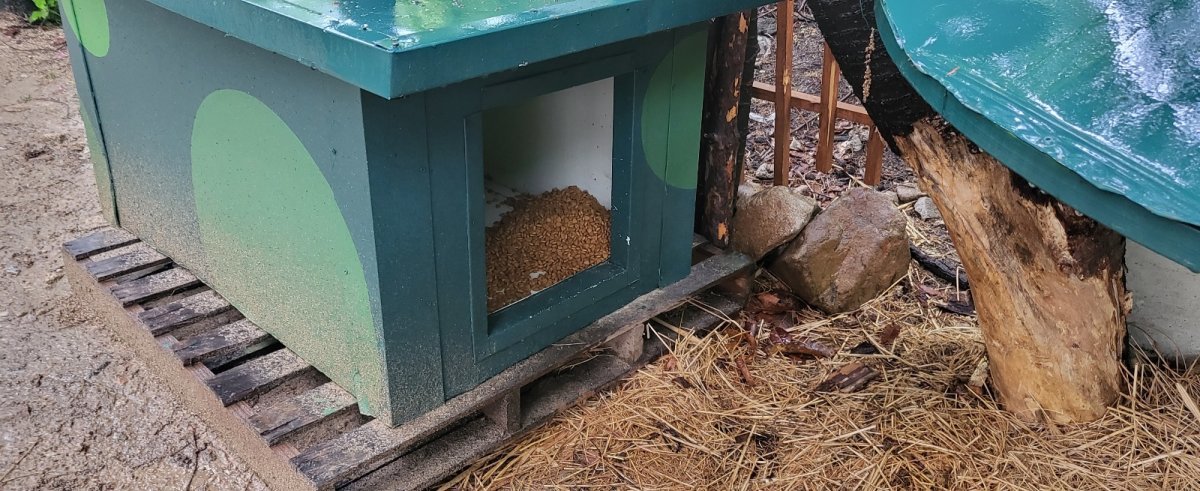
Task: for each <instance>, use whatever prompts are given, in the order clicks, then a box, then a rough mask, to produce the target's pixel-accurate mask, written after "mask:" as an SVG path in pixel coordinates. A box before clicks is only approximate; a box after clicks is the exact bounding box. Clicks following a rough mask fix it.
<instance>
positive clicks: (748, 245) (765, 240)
mask: <svg viewBox="0 0 1200 491" xmlns="http://www.w3.org/2000/svg"><path fill="white" fill-rule="evenodd" d="M816 212H817V202H816V200H814V199H812V198H809V197H808V196H804V195H803V194H801V192H800V191H799V190H796V189H792V188H789V187H787V186H772V187H769V188H767V189H764V190H762V191H759V192H757V193H755V194H754V195H753V196H751V197H749V198H748V199H746V200H745V201H738V207H737V212H736V213H734V215H733V223H732V227H733V237H732V241H731V242H732V245H733V248H734V249H737V250H739V251H741V252H743V253H745V254H746V255H747V256H750V257H751V258H754V260H755V261H757V260H759V259H762V257H763V256H765V255H767V253H769V252H771V251H773V250H775V248H777V247H779V246H781V245H783V244H785V243H787V241H789V240H792V238H793V237H795V236H796V235H798V234H799V233H800V231H801V230H803V229H804V226H805V225H807V224H808V222H809V220H812V217H813V214H815V213H816Z"/></svg>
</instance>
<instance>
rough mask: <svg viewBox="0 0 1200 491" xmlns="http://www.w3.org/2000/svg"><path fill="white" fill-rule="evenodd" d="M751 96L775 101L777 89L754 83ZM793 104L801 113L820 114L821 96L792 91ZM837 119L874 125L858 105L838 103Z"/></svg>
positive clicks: (863, 109)
mask: <svg viewBox="0 0 1200 491" xmlns="http://www.w3.org/2000/svg"><path fill="white" fill-rule="evenodd" d="M750 95H751V96H752V97H754V98H755V99H761V100H765V101H773V100H775V87H772V86H771V85H770V84H767V83H764V82H754V84H753V85H751V86H750ZM791 102H792V107H794V108H795V109H799V110H801V111H808V112H814V113H815V112H820V109H821V97H820V96H817V95H813V94H806V93H804V92H800V91H796V90H793V91H792V99H791ZM837 117H838V119H844V120H846V121H850V122H851V123H858V124H872V122H871V116H870V115H868V114H867V110H866V108H864V107H862V106H859V105H857V104H850V103H848V102H838V103H837Z"/></svg>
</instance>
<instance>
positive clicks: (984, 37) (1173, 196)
mask: <svg viewBox="0 0 1200 491" xmlns="http://www.w3.org/2000/svg"><path fill="white" fill-rule="evenodd" d="M877 20H878V25H879V26H880V31H881V32H880V33H881V37H882V38H883V39H884V42H885V44H886V45H887V46H888V49H889V53H890V54H891V55H892V57H893V59H895V60H896V61H897V64H898V65H900V66H901V71H902V72H904V73H905V76H906V77H907V78H909V79H910V81H913V85H914V87H916V88H917V90H918V92H920V93H921V95H922V96H923V97H924V98H925V99H926V100H928V101H929V102H930V103H931V105H933V106H934V108H935V109H936V110H938V111H939V112H941V113H942V114H943V116H945V117H946V119H947V120H948V121H950V123H951V124H954V125H955V126H956V127H958V128H959V129H960V130H962V131H963V132H964V134H966V135H967V136H969V137H971V138H972V139H973V140H976V143H977V144H980V146H982V147H984V148H985V149H986V150H988V151H989V152H991V153H993V155H995V156H996V157H997V158H999V159H1000V160H1001V161H1003V162H1004V163H1005V164H1006V165H1008V166H1009V167H1012V168H1013V170H1015V171H1017V172H1018V173H1020V174H1022V176H1024V177H1025V178H1026V179H1029V180H1030V181H1031V182H1033V183H1034V184H1036V185H1038V186H1040V187H1042V188H1043V189H1045V190H1046V191H1047V192H1050V193H1051V194H1053V195H1055V196H1057V197H1059V199H1062V200H1063V201H1065V202H1067V203H1068V204H1071V205H1072V206H1074V207H1076V208H1077V209H1080V210H1081V211H1084V212H1085V213H1088V214H1089V215H1092V216H1093V217H1094V218H1097V219H1098V220H1100V221H1101V222H1104V223H1106V224H1107V225H1109V226H1110V227H1113V228H1114V229H1117V230H1118V231H1120V232H1122V233H1124V234H1125V235H1127V236H1128V237H1130V238H1131V239H1133V240H1136V241H1138V242H1142V243H1143V244H1146V245H1148V246H1150V247H1151V248H1152V249H1155V250H1158V251H1159V252H1160V253H1163V254H1164V255H1167V256H1168V257H1171V258H1172V259H1175V260H1176V261H1179V262H1181V263H1183V264H1185V265H1187V266H1189V267H1191V268H1192V269H1193V270H1196V269H1198V268H1200V257H1197V256H1200V244H1174V245H1172V244H1168V243H1165V242H1167V241H1168V240H1169V241H1178V240H1188V239H1189V238H1191V239H1195V240H1196V241H1197V242H1200V235H1197V234H1196V231H1197V226H1200V162H1198V157H1200V0H1115V1H1101V0H952V1H945V0H943V1H929V0H879V3H878V4H877ZM897 51H898V52H897ZM914 68H915V70H916V71H918V72H919V73H914V72H912V69H914ZM915 79H923V80H915ZM929 79H932V81H935V82H936V84H937V85H938V86H935V85H934V84H931V83H929ZM956 108H958V109H962V108H965V109H967V110H969V111H970V112H974V113H976V114H973V115H972V114H969V113H968V112H967V111H961V110H956ZM958 113H962V114H958ZM980 116H981V117H980ZM1005 138H1009V139H1011V138H1016V139H1019V140H1020V141H1021V142H1023V143H1024V144H1026V145H1027V148H1029V149H1032V150H1036V151H1037V152H1040V153H1041V154H1043V155H1041V156H1034V155H1024V154H1023V153H1022V152H1021V151H1015V150H1013V148H1015V146H1013V145H1000V146H1008V147H1012V148H1006V149H997V150H1000V151H993V148H989V147H988V146H987V145H984V144H983V143H982V142H981V140H982V141H984V142H986V141H996V142H1002V141H1004V140H1005ZM1024 153H1029V152H1028V151H1025V152H1024ZM1044 157H1049V158H1050V159H1052V162H1051V161H1047V160H1046V159H1044ZM1039 162H1040V163H1039ZM1055 163H1057V164H1060V165H1055ZM1060 166H1061V167H1063V168H1065V169H1067V170H1069V171H1070V172H1073V173H1075V174H1077V175H1078V176H1079V177H1080V178H1082V179H1083V181H1082V182H1084V183H1086V184H1085V185H1084V187H1085V186H1087V185H1090V186H1093V187H1094V188H1096V190H1102V191H1105V192H1103V193H1097V192H1095V191H1094V190H1081V189H1071V188H1076V187H1080V186H1076V185H1069V184H1070V182H1071V180H1070V179H1058V178H1054V179H1051V178H1042V177H1043V176H1042V174H1045V175H1051V174H1054V173H1056V172H1060V173H1061V172H1062V171H1063V169H1061V168H1058V167H1060ZM1060 177H1061V176H1060ZM1064 183H1066V184H1064ZM1105 200H1112V201H1113V202H1114V203H1115V202H1117V201H1123V200H1128V201H1131V202H1132V204H1135V205H1136V207H1140V208H1141V209H1142V211H1141V212H1140V213H1146V214H1148V215H1153V216H1152V217H1151V216H1142V217H1140V218H1139V214H1140V213H1139V212H1131V213H1118V214H1115V215H1114V214H1112V213H1106V212H1105V211H1104V208H1105V206H1106V204H1105V203H1103V201H1105ZM1097 201H1100V203H1097ZM1114 206H1116V205H1114ZM1128 208H1131V209H1132V208H1134V207H1128ZM1089 209H1090V210H1096V213H1092V212H1089V211H1088V210H1089ZM1118 222H1142V223H1118ZM1167 229H1173V230H1167ZM1167 238H1169V239H1167ZM1156 242H1157V244H1156Z"/></svg>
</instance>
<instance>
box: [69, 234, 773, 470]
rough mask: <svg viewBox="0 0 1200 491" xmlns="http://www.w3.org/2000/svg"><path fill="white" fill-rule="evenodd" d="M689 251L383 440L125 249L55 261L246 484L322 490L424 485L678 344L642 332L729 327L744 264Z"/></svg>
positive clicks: (303, 369)
mask: <svg viewBox="0 0 1200 491" xmlns="http://www.w3.org/2000/svg"><path fill="white" fill-rule="evenodd" d="M693 250H694V251H695V254H696V258H697V261H698V262H697V263H696V265H695V266H694V267H693V268H692V273H691V274H690V275H689V276H688V277H687V278H685V279H684V280H682V281H680V282H678V283H675V284H673V285H671V286H668V287H666V288H663V289H660V290H656V291H654V292H652V293H649V294H647V295H643V296H642V297H639V298H638V299H636V300H634V301H633V302H632V303H630V304H628V305H627V306H625V307H623V308H621V309H618V310H616V311H615V312H613V313H611V314H609V315H607V316H605V317H603V318H601V319H600V320H598V321H596V322H595V323H593V324H591V325H589V326H588V327H585V328H584V329H582V330H580V331H578V332H576V333H575V334H572V335H571V336H568V337H567V338H566V339H563V340H562V341H561V342H559V343H555V344H554V345H551V346H549V347H547V348H545V349H543V350H541V351H539V352H538V353H535V354H534V355H533V356H531V357H529V358H527V359H525V360H523V361H521V362H519V363H517V364H515V365H513V366H512V367H510V368H508V369H506V370H504V371H502V372H500V373H499V374H498V375H496V376H495V377H492V378H491V379H488V380H487V381H485V382H484V383H482V384H480V385H479V386H477V387H475V388H473V389H471V390H469V391H467V392H465V393H463V394H461V395H459V396H457V397H455V398H453V399H451V400H449V401H447V402H446V403H445V404H443V405H441V406H438V407H437V408H435V409H433V410H432V411H430V412H428V413H425V414H423V415H421V416H419V417H417V418H415V419H413V420H411V421H409V422H407V423H405V424H402V425H400V426H397V427H392V426H389V425H388V424H386V422H385V421H384V420H381V419H376V418H368V417H365V416H361V415H360V414H359V413H358V411H357V410H356V409H357V407H358V402H357V401H356V400H355V397H354V396H353V395H352V394H351V393H350V392H347V391H346V390H345V389H343V388H341V387H339V386H338V385H336V384H334V383H333V382H331V381H330V380H329V379H328V378H327V377H325V376H323V375H321V374H320V373H319V372H318V371H317V370H316V368H314V367H313V366H312V365H310V364H309V363H307V362H305V361H304V360H303V359H301V358H300V357H299V356H297V355H296V354H295V353H293V352H292V351H291V350H289V349H287V348H286V347H283V346H282V345H280V343H279V342H278V341H276V340H275V339H274V338H273V337H272V336H270V335H269V334H267V333H266V332H265V331H263V330H261V329H259V328H258V327H257V326H255V325H254V324H253V323H252V322H250V321H249V320H247V319H245V318H244V317H243V316H242V314H241V313H240V312H239V311H238V310H237V309H236V308H234V307H233V306H232V305H230V304H229V302H227V301H226V300H225V299H223V298H221V297H220V296H219V295H217V294H216V293H215V292H214V291H212V290H210V289H208V288H207V287H206V286H205V285H204V284H203V283H202V282H201V281H200V280H199V279H198V278H196V276H195V275H193V274H192V273H191V272H189V271H188V270H186V269H184V268H182V267H180V266H179V265H177V264H175V263H174V262H173V261H172V260H171V259H170V258H169V257H167V256H164V255H162V254H161V253H159V252H157V251H155V250H154V249H152V248H150V247H148V246H147V245H146V244H144V243H142V242H141V241H140V240H139V239H138V238H137V237H136V236H134V235H132V234H130V233H128V232H126V231H124V230H121V229H113V228H109V229H102V230H99V231H97V232H95V233H92V234H90V235H87V236H84V237H81V238H79V239H76V240H73V241H70V242H67V243H66V244H64V245H63V249H62V251H63V263H64V271H65V274H66V276H67V277H68V279H69V280H70V282H71V286H72V290H73V291H74V292H75V294H76V295H77V296H78V297H81V300H84V301H83V302H82V303H83V304H84V305H87V306H89V307H90V308H92V309H93V310H94V311H96V313H97V314H99V317H100V318H101V319H102V320H103V321H104V324H105V325H107V326H108V327H109V328H110V329H111V330H112V331H113V332H114V333H115V334H116V335H117V336H118V337H119V338H121V339H122V340H123V341H124V342H125V343H126V344H128V345H129V346H130V347H131V348H133V349H134V350H135V351H136V352H138V354H139V358H141V359H142V360H143V361H144V362H145V363H147V365H149V366H150V367H151V368H152V372H153V373H155V374H156V376H159V377H162V378H163V379H165V381H166V382H167V384H166V386H167V387H169V388H170V389H171V390H172V391H174V392H175V393H176V395H177V396H179V397H180V398H181V399H182V400H183V402H184V404H185V405H186V406H188V407H189V408H190V409H191V410H192V411H193V412H194V413H195V414H196V415H197V416H199V417H200V418H201V419H204V420H205V421H206V422H207V423H208V424H209V425H210V426H211V427H212V428H213V429H214V430H216V431H217V432H218V433H219V434H221V436H222V437H223V441H225V442H226V443H227V444H228V445H229V446H230V447H231V449H232V450H233V451H234V452H235V453H237V454H238V455H239V456H241V457H242V459H243V460H244V461H246V463H247V464H249V465H250V467H251V468H253V469H254V471H255V472H256V473H257V474H258V475H259V477H261V478H262V479H263V480H264V481H266V482H267V483H268V484H269V485H270V486H272V487H273V488H277V489H321V490H329V489H342V488H345V489H424V488H426V487H428V486H431V485H434V484H437V483H438V482H440V481H441V480H443V479H445V478H446V477H447V476H449V475H451V474H453V473H454V472H457V471H458V470H460V469H462V468H464V467H466V466H467V465H469V464H470V463H471V462H473V461H475V460H476V459H478V458H481V457H483V456H486V455H487V454H488V453H490V452H491V451H493V450H495V449H497V448H499V447H501V446H503V445H505V444H507V443H508V442H511V441H513V440H514V439H516V438H519V437H520V436H522V435H524V434H526V433H528V432H529V431H531V430H533V429H535V428H537V427H539V426H541V425H542V424H544V423H545V422H547V421H549V420H550V419H551V418H552V417H553V416H554V415H555V414H557V413H558V412H559V411H561V410H563V409H566V408H568V407H570V406H572V405H574V404H575V403H577V402H578V401H580V400H582V399H585V398H587V397H590V396H591V395H593V394H594V393H596V392H597V391H600V390H604V389H606V388H608V387H610V386H612V385H613V384H615V383H616V382H618V381H620V380H621V379H622V378H623V377H625V376H627V375H628V374H631V373H633V372H634V371H636V370H637V369H639V368H640V367H642V366H644V365H645V364H646V363H648V362H650V361H651V360H653V359H655V358H656V357H657V356H659V355H660V354H662V353H664V352H665V350H666V346H667V343H670V342H671V340H672V339H674V338H675V336H677V335H678V334H676V333H675V332H674V331H673V330H670V329H663V330H652V329H654V328H653V327H651V326H650V325H649V324H648V322H647V321H648V320H649V319H651V318H655V317H657V318H658V319H660V320H662V321H664V324H666V325H671V326H678V327H680V328H682V329H684V330H685V331H687V330H690V331H691V332H694V333H703V332H707V330H709V329H711V328H713V327H714V326H716V325H719V324H720V323H721V322H724V321H726V320H727V319H729V318H730V316H734V315H736V313H737V311H739V310H740V309H741V308H742V305H743V304H744V302H745V296H746V295H748V293H749V280H748V272H749V270H750V268H751V267H752V266H753V262H752V261H751V260H750V259H749V258H747V257H746V256H744V255H741V254H738V253H725V252H721V251H719V250H715V249H713V248H711V247H710V246H707V245H706V244H705V243H704V242H703V241H700V240H697V241H695V242H694V244H693ZM693 299H696V301H697V302H693ZM701 304H702V305H703V306H702V307H701V306H700V305H701Z"/></svg>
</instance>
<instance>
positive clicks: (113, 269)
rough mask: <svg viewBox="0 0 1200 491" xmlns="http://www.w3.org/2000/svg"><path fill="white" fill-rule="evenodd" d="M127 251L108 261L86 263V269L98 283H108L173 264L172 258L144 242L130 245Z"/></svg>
mask: <svg viewBox="0 0 1200 491" xmlns="http://www.w3.org/2000/svg"><path fill="white" fill-rule="evenodd" d="M126 251H127V252H124V253H122V254H120V255H118V256H114V257H110V258H108V259H101V260H99V261H93V262H89V263H86V264H85V265H84V268H86V269H87V272H88V273H89V274H91V275H92V277H93V278H95V279H96V281H108V280H111V279H113V278H116V277H118V276H123V275H126V274H129V273H132V272H134V271H138V270H142V269H146V268H151V267H154V266H162V265H164V264H167V263H169V262H171V258H169V257H167V256H164V255H162V254H159V253H158V251H156V250H154V249H151V248H150V246H148V245H146V244H145V243H144V242H138V243H135V244H132V245H129V246H127V248H126Z"/></svg>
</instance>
